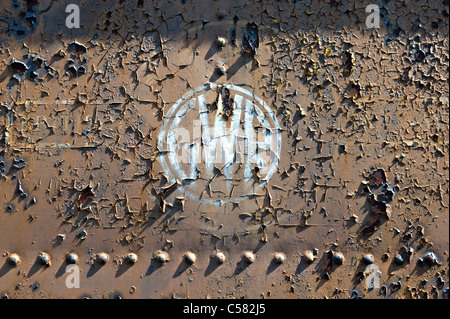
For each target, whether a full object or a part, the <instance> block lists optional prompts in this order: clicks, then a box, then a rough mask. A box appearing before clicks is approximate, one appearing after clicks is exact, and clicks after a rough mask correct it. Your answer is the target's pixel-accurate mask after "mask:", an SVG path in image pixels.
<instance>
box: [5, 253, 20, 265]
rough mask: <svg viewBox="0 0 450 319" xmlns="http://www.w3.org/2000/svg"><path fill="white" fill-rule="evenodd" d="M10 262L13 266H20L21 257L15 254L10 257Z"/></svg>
mask: <svg viewBox="0 0 450 319" xmlns="http://www.w3.org/2000/svg"><path fill="white" fill-rule="evenodd" d="M8 262H9V264H10V265H12V266H17V265H18V264H20V257H19V255H17V254H15V253H13V254H11V255H9V256H8Z"/></svg>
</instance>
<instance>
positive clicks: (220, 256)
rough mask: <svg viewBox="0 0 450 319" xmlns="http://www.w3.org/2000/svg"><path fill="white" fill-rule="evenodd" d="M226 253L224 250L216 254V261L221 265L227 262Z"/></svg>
mask: <svg viewBox="0 0 450 319" xmlns="http://www.w3.org/2000/svg"><path fill="white" fill-rule="evenodd" d="M225 259H226V258H225V254H224V253H223V252H220V251H219V252H217V253H216V254H215V255H214V260H215V261H216V263H218V264H219V265H222V264H223V263H224V262H225Z"/></svg>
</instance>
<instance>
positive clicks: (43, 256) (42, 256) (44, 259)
mask: <svg viewBox="0 0 450 319" xmlns="http://www.w3.org/2000/svg"><path fill="white" fill-rule="evenodd" d="M37 261H38V262H39V263H40V264H41V265H44V266H50V264H51V260H50V255H49V254H47V253H44V252H41V253H39V255H38V258H37Z"/></svg>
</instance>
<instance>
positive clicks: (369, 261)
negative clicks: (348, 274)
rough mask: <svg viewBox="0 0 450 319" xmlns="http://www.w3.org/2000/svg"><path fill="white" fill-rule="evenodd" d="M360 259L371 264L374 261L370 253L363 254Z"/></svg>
mask: <svg viewBox="0 0 450 319" xmlns="http://www.w3.org/2000/svg"><path fill="white" fill-rule="evenodd" d="M362 261H363V262H364V263H365V264H366V265H370V264H373V262H374V258H373V255H372V254H366V255H364V257H363V258H362Z"/></svg>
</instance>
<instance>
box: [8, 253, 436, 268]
mask: <svg viewBox="0 0 450 319" xmlns="http://www.w3.org/2000/svg"><path fill="white" fill-rule="evenodd" d="M153 258H154V259H155V260H156V261H158V262H160V263H162V264H164V263H166V262H168V261H170V259H169V254H168V253H167V252H166V251H161V250H159V251H157V252H156V253H155V255H154V257H153ZM303 258H304V260H305V261H306V262H308V263H312V262H314V261H315V260H316V259H317V251H314V252H313V251H309V250H307V251H305V252H304V253H303ZM125 259H126V261H127V262H129V263H130V264H135V263H136V262H137V261H138V256H137V255H136V254H135V253H128V254H127V256H126V257H125ZM225 259H226V257H225V254H224V253H223V252H220V251H219V252H216V253H215V255H214V260H215V261H216V262H217V263H218V264H223V263H224V262H225ZM285 259H286V255H285V254H284V253H282V252H276V253H275V254H274V256H273V262H274V263H276V264H282V263H283V262H284V261H285ZM108 260H109V255H108V254H107V253H105V252H101V253H98V254H97V255H96V261H97V262H98V263H99V264H100V265H104V264H106V263H107V262H108ZM196 260H197V256H196V255H195V254H194V253H193V252H190V251H188V252H186V253H185V254H184V261H185V262H186V263H188V264H191V265H192V264H194V263H195V262H196ZM242 260H243V261H244V262H245V263H246V264H252V263H253V262H254V261H255V255H254V254H253V253H252V252H250V251H245V252H244V253H243V254H242ZM331 260H332V261H333V263H334V264H336V265H342V264H343V263H344V255H343V254H342V253H340V252H332V257H331ZM362 261H363V262H364V263H366V264H372V263H373V262H374V258H373V255H371V254H366V255H365V256H364V257H363V258H362ZM8 262H9V263H10V264H11V265H13V266H16V265H18V264H19V263H20V262H21V260H20V256H19V255H18V254H16V253H13V254H9V255H8ZM37 262H38V263H40V264H41V265H43V266H50V264H51V259H50V255H49V254H48V253H45V252H41V253H39V255H38V257H37ZM66 262H67V263H68V264H76V263H77V262H78V255H77V254H75V253H73V252H72V253H68V254H67V255H66ZM394 262H395V260H394ZM418 262H420V263H426V264H429V265H433V264H436V263H437V258H436V255H435V254H434V253H432V252H427V253H426V254H425V255H423V256H422V257H421V258H419V260H418Z"/></svg>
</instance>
